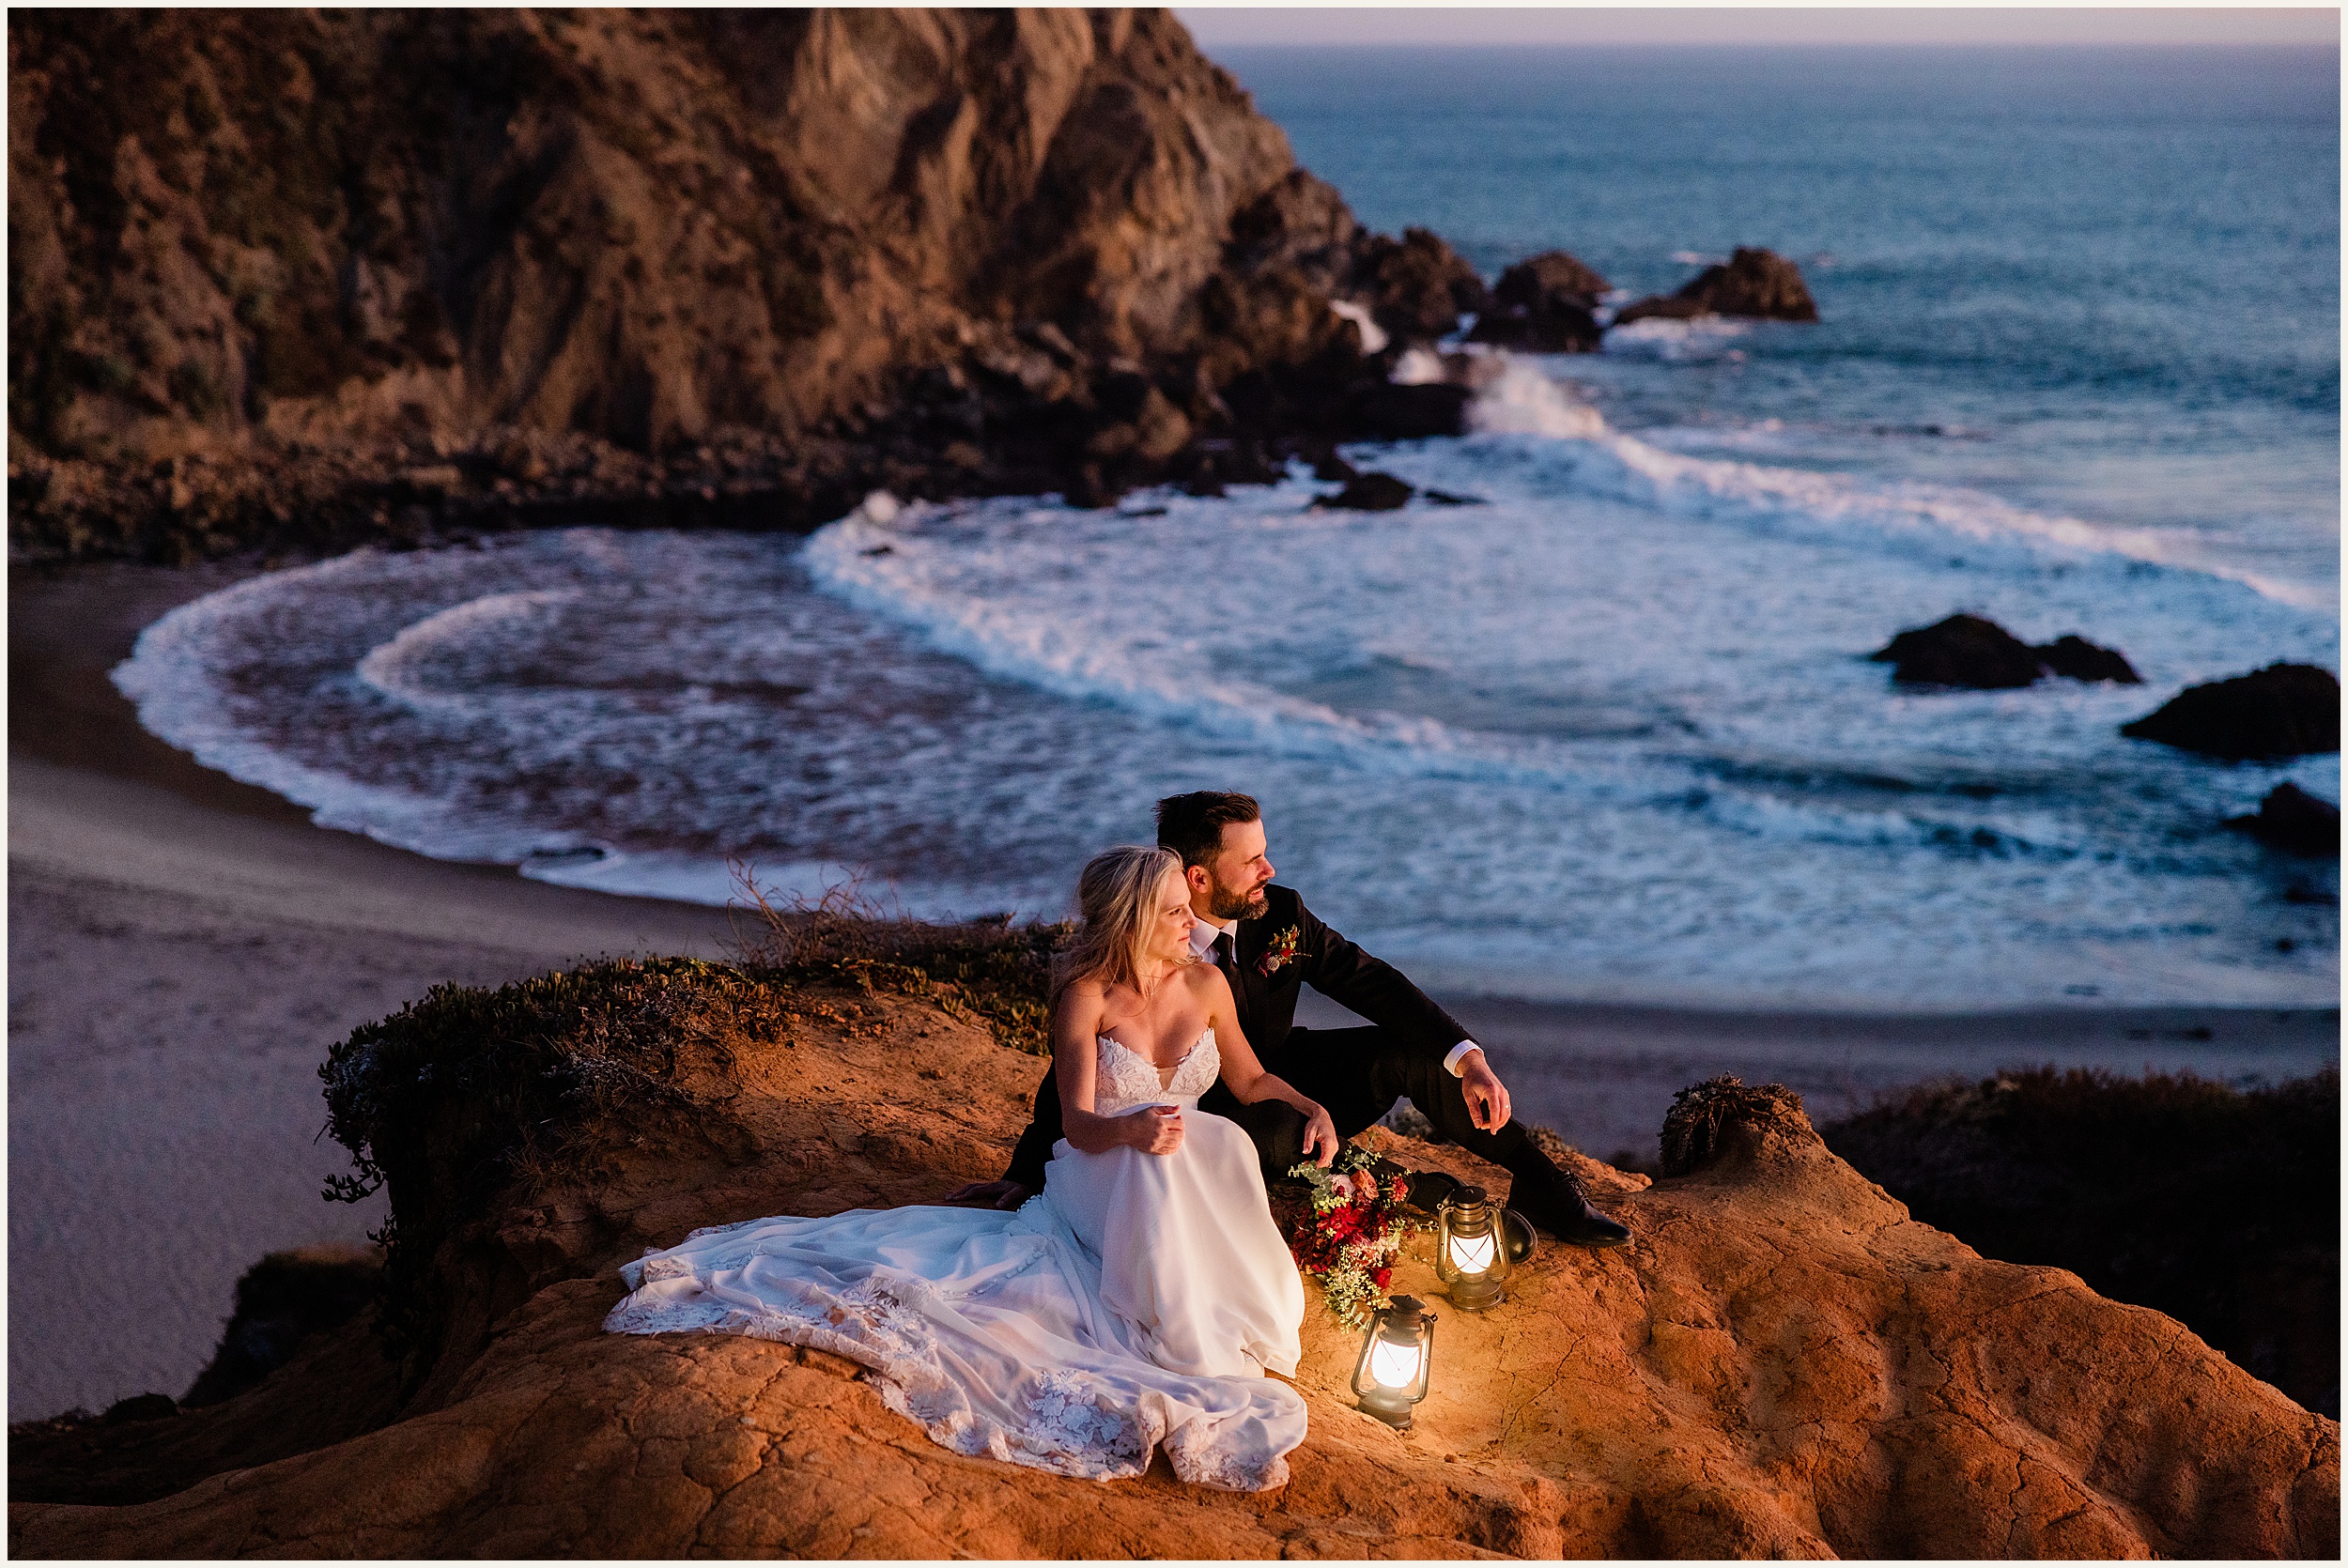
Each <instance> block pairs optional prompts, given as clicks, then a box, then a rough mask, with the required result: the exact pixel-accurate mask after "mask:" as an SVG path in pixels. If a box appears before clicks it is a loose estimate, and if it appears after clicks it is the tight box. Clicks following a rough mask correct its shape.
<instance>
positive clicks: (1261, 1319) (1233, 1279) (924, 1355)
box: [604, 1030, 1305, 1491]
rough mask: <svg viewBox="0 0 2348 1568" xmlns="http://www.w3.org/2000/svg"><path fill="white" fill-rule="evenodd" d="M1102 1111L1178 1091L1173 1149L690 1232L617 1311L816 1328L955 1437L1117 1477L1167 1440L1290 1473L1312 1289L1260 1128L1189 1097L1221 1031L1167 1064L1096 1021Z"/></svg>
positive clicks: (981, 1447)
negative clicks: (1019, 1192) (944, 1192)
mask: <svg viewBox="0 0 2348 1568" xmlns="http://www.w3.org/2000/svg"><path fill="white" fill-rule="evenodd" d="M1099 1049H1100V1056H1099V1070H1098V1072H1096V1073H1095V1075H1094V1080H1093V1081H1094V1093H1093V1103H1094V1107H1095V1109H1096V1111H1097V1112H1098V1113H1099V1114H1100V1115H1122V1114H1126V1113H1130V1112H1135V1111H1138V1109H1139V1108H1140V1107H1142V1106H1147V1105H1168V1104H1170V1105H1179V1106H1181V1107H1182V1110H1183V1113H1184V1115H1183V1118H1182V1125H1183V1136H1182V1146H1181V1147H1180V1148H1178V1149H1177V1150H1175V1151H1174V1152H1173V1153H1172V1154H1170V1155H1153V1154H1144V1153H1142V1152H1141V1151H1140V1150H1138V1149H1132V1148H1124V1147H1119V1148H1113V1149H1110V1150H1108V1151H1106V1152H1105V1153H1102V1154H1087V1153H1085V1152H1083V1151H1082V1150H1080V1149H1077V1148H1075V1147H1074V1146H1073V1145H1070V1144H1069V1143H1068V1142H1067V1141H1066V1140H1064V1139H1063V1140H1062V1141H1061V1142H1059V1143H1058V1144H1056V1145H1053V1149H1052V1161H1051V1163H1050V1164H1049V1165H1048V1166H1047V1167H1046V1168H1045V1177H1044V1188H1043V1192H1041V1193H1040V1194H1038V1195H1037V1196H1036V1197H1034V1198H1032V1199H1030V1200H1029V1201H1028V1202H1027V1205H1026V1207H1022V1208H1021V1209H1020V1210H1019V1212H1018V1213H1016V1214H1005V1213H1001V1212H999V1211H996V1210H991V1209H968V1208H943V1207H908V1208H888V1209H870V1208H855V1209H850V1210H848V1211H847V1212H846V1213H844V1214H837V1215H833V1216H832V1217H831V1218H829V1219H825V1220H802V1219H791V1218H780V1219H769V1220H749V1221H745V1222H742V1223H740V1224H734V1225H718V1226H715V1227H712V1228H710V1229H707V1230H698V1231H695V1232H694V1233H693V1234H692V1235H691V1236H689V1237H686V1239H685V1241H684V1242H683V1243H682V1244H681V1245H679V1246H675V1247H672V1248H670V1249H669V1250H667V1251H666V1252H654V1253H646V1254H645V1255H644V1256H643V1257H642V1258H641V1259H639V1260H638V1261H636V1262H634V1263H631V1264H628V1265H627V1266H626V1267H625V1268H622V1269H621V1270H620V1272H621V1275H622V1277H623V1278H624V1279H626V1282H627V1284H628V1285H629V1286H630V1287H631V1292H632V1293H631V1294H630V1295H628V1296H627V1297H626V1299H623V1300H622V1301H621V1302H620V1304H619V1305H618V1306H616V1307H614V1308H612V1309H611V1314H610V1316H609V1317H607V1318H606V1319H605V1320H604V1327H605V1328H606V1329H610V1330H615V1331H618V1332H622V1333H636V1334H657V1333H667V1332H670V1331H672V1330H712V1331H716V1332H721V1333H737V1334H749V1335H750V1336H752V1337H754V1338H759V1339H773V1340H783V1341H787V1342H789V1343H791V1344H793V1345H813V1346H815V1347H816V1348H818V1349H823V1350H828V1351H832V1352H834V1353H835V1354H838V1355H842V1356H845V1357H848V1358H849V1359H851V1360H857V1361H861V1362H862V1363H863V1364H864V1365H866V1366H868V1367H870V1368H872V1369H873V1373H874V1374H875V1375H876V1376H875V1378H874V1381H875V1383H876V1385H877V1386H878V1388H879V1391H880V1395H881V1398H882V1400H883V1401H884V1402H886V1403H887V1404H888V1407H889V1408H890V1409H892V1410H895V1411H897V1412H898V1413H899V1414H901V1415H904V1416H906V1417H908V1418H910V1419H911V1420H913V1421H914V1422H918V1423H919V1425H920V1426H921V1428H922V1430H924V1431H925V1432H927V1433H928V1434H929V1435H930V1437H932V1438H933V1439H935V1441H936V1442H938V1443H940V1444H942V1445H944V1446H945V1447H947V1448H950V1449H952V1450H953V1451H954V1452H955V1453H965V1454H973V1455H978V1454H986V1455H992V1456H993V1457H995V1458H996V1459H1006V1460H1009V1461H1011V1462H1012V1463H1013V1464H1020V1465H1032V1466H1035V1467H1036V1468H1040V1469H1047V1470H1054V1471H1057V1472H1058V1473H1059V1474H1061V1475H1069V1476H1080V1477H1087V1478H1090V1479H1093V1480H1099V1481H1112V1480H1117V1479H1120V1478H1121V1477H1126V1476H1136V1475H1139V1474H1141V1473H1142V1472H1143V1471H1144V1470H1146V1469H1147V1468H1149V1466H1150V1454H1151V1450H1152V1449H1153V1448H1155V1447H1156V1446H1157V1445H1158V1444H1160V1443H1163V1444H1164V1445H1165V1446H1166V1457H1167V1458H1168V1460H1170V1461H1171V1462H1172V1464H1173V1467H1174V1473H1175V1474H1176V1475H1178V1476H1180V1477H1182V1480H1184V1481H1187V1482H1192V1483H1197V1484H1199V1485H1205V1486H1219V1487H1223V1488H1226V1489H1228V1490H1231V1491H1260V1490H1262V1489H1264V1488H1266V1487H1271V1486H1278V1485H1281V1484H1283V1483H1285V1482H1286V1481H1287V1480H1288V1461H1287V1460H1286V1458H1285V1457H1283V1456H1284V1455H1285V1454H1287V1453H1288V1452H1289V1451H1290V1449H1292V1448H1294V1447H1296V1445H1297V1444H1299V1443H1301V1442H1303V1441H1304V1440H1305V1401H1304V1398H1303V1397H1302V1396H1301V1395H1300V1394H1298V1393H1297V1392H1296V1391H1295V1390H1294V1389H1291V1388H1290V1387H1289V1386H1288V1385H1287V1384H1285V1383H1281V1382H1277V1381H1275V1380H1274V1379H1272V1378H1269V1377H1266V1376H1264V1375H1263V1372H1264V1369H1265V1368H1270V1369H1271V1370H1273V1371H1274V1372H1278V1373H1281V1374H1283V1375H1288V1374H1293V1373H1294V1372H1295V1370H1296V1360H1297V1357H1298V1355H1299V1353H1300V1347H1299V1345H1298V1341H1297V1330H1298V1328H1299V1326H1300V1324H1301V1323H1302V1321H1303V1319H1304V1315H1305V1289H1304V1284H1303V1283H1302V1282H1301V1281H1300V1280H1299V1279H1298V1277H1297V1273H1296V1266H1295V1264H1294V1262H1293V1261H1291V1259H1290V1256H1289V1251H1288V1247H1287V1245H1286V1244H1285V1243H1284V1242H1283V1241H1282V1240H1281V1238H1280V1233H1279V1230H1278V1228H1277V1227H1276V1226H1274V1224H1273V1222H1272V1213H1271V1209H1270V1207H1269V1206H1268V1205H1267V1203H1266V1202H1265V1198H1264V1187H1263V1177H1262V1176H1261V1175H1260V1174H1259V1172H1258V1170H1257V1164H1256V1150H1255V1145H1253V1144H1251V1143H1250V1142H1249V1141H1248V1138H1247V1135H1246V1133H1244V1132H1243V1131H1242V1130H1240V1129H1239V1127H1238V1126H1237V1125H1236V1124H1234V1123H1232V1122H1230V1121H1228V1120H1226V1119H1224V1118H1223V1117H1221V1116H1217V1115H1210V1114H1207V1113H1204V1112H1201V1111H1199V1110H1198V1109H1197V1105H1198V1097H1199V1095H1200V1094H1202V1093H1204V1092H1205V1091H1206V1090H1207V1089H1208V1088H1209V1087H1210V1086H1212V1085H1213V1083H1214V1081H1215V1077H1216V1073H1217V1068H1218V1057H1217V1054H1216V1052H1215V1045H1214V1033H1213V1030H1209V1031H1208V1032H1207V1033H1206V1034H1205V1035H1203V1036H1201V1037H1200V1038H1199V1039H1198V1041H1197V1043H1196V1044H1195V1045H1193V1046H1192V1047H1191V1048H1190V1051H1189V1052H1188V1053H1186V1054H1185V1055H1184V1056H1183V1057H1182V1061H1181V1062H1180V1063H1179V1064H1178V1065H1177V1066H1176V1067H1175V1068H1174V1071H1173V1074H1172V1078H1171V1081H1170V1082H1168V1081H1162V1080H1161V1078H1160V1076H1159V1072H1158V1069H1157V1068H1154V1067H1152V1066H1151V1063H1150V1062H1149V1060H1148V1059H1147V1058H1145V1057H1143V1056H1140V1055H1138V1054H1136V1053H1134V1052H1133V1051H1131V1050H1129V1049H1127V1048H1126V1047H1125V1046H1124V1045H1122V1044H1120V1042H1118V1041H1116V1040H1113V1039H1109V1038H1106V1037H1105V1036H1104V1037H1103V1038H1102V1039H1101V1041H1100V1046H1099Z"/></svg>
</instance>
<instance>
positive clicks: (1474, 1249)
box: [1451, 1236, 1499, 1274]
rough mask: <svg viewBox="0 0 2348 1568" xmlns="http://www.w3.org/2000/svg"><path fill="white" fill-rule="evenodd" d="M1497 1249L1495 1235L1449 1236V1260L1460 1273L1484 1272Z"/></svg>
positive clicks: (1490, 1264) (1489, 1267)
mask: <svg viewBox="0 0 2348 1568" xmlns="http://www.w3.org/2000/svg"><path fill="white" fill-rule="evenodd" d="M1498 1250H1499V1238H1498V1237H1492V1236H1455V1237H1452V1238H1451V1262H1452V1264H1453V1266H1454V1267H1456V1268H1458V1269H1459V1270H1460V1273H1462V1274H1481V1273H1485V1272H1487V1271H1489V1270H1490V1269H1491V1266H1492V1257H1493V1254H1494V1253H1496V1252H1497V1251H1498Z"/></svg>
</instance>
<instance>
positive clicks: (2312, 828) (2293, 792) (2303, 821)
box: [2226, 784, 2340, 860]
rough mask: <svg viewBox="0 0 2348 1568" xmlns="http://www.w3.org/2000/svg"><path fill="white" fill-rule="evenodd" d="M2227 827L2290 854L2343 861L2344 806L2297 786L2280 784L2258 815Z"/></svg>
mask: <svg viewBox="0 0 2348 1568" xmlns="http://www.w3.org/2000/svg"><path fill="white" fill-rule="evenodd" d="M2226 825H2227V826H2228V827H2231V828H2232V829H2234V830H2235V831H2236V832H2239V833H2247V834H2248V835H2250V837H2252V838H2256V839H2258V840H2259V841H2260V842H2261V843H2263V844H2267V845H2270V846H2272V847H2273V848H2275V849H2278V850H2281V851H2283V852H2285V853H2289V854H2308V855H2321V856H2325V857H2328V858H2330V859H2333V860H2338V859H2339V858H2340V807H2337V806H2334V805H2333V804H2332V803H2331V802H2330V801H2328V800H2323V799H2320V798H2318V797H2317V796H2314V795H2311V794H2309V793H2308V792H2306V791H2305V790H2302V789H2301V788H2299V786H2298V785H2296V784H2278V785H2276V786H2275V787H2274V789H2272V790H2270V791H2268V792H2267V795H2266V798H2265V799H2264V800H2263V801H2261V802H2260V803H2259V808H2258V810H2257V811H2256V812H2254V813H2252V814H2251V815H2249V816H2247V817H2231V818H2228V819H2227V822H2226Z"/></svg>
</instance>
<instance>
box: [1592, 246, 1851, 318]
mask: <svg viewBox="0 0 2348 1568" xmlns="http://www.w3.org/2000/svg"><path fill="white" fill-rule="evenodd" d="M1650 315H1660V316H1666V317H1674V318H1677V319H1679V320H1686V319H1688V318H1689V317H1691V316H1696V315H1743V316H1752V317H1754V318H1756V319H1759V320H1765V321H1815V320H1817V319H1818V304H1817V301H1816V300H1813V299H1811V297H1810V285H1809V284H1805V283H1804V282H1802V278H1801V269H1800V268H1799V267H1797V266H1795V265H1794V264H1793V263H1792V262H1790V261H1788V260H1786V259H1785V258H1784V256H1782V255H1779V254H1777V253H1776V252H1775V251H1764V250H1757V249H1749V248H1747V247H1746V246H1743V245H1739V246H1738V247H1737V254H1735V255H1733V256H1731V257H1729V259H1728V263H1727V265H1725V266H1713V267H1707V268H1706V269H1704V270H1703V271H1701V272H1699V273H1697V274H1696V275H1695V276H1694V277H1693V278H1691V279H1690V280H1689V281H1688V282H1687V283H1686V284H1683V285H1681V287H1680V288H1679V289H1678V291H1677V292H1676V293H1674V294H1672V295H1670V296H1668V297H1665V296H1662V295H1649V296H1648V297H1647V298H1646V299H1644V300H1639V301H1638V302H1637V303H1635V304H1630V305H1625V306H1624V307H1623V308H1622V310H1621V312H1620V313H1619V314H1617V315H1615V317H1614V325H1616V326H1617V327H1620V326H1627V325H1629V324H1630V322H1633V321H1638V320H1641V319H1643V318H1645V317H1646V316H1650Z"/></svg>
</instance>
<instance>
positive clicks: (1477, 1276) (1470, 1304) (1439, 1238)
mask: <svg viewBox="0 0 2348 1568" xmlns="http://www.w3.org/2000/svg"><path fill="white" fill-rule="evenodd" d="M1508 1271H1509V1263H1508V1246H1507V1241H1506V1237H1503V1236H1502V1235H1501V1224H1500V1209H1499V1207H1498V1206H1496V1205H1495V1204H1493V1203H1492V1202H1491V1199H1490V1198H1488V1197H1486V1196H1485V1194H1484V1190H1483V1189H1482V1188H1481V1187H1462V1188H1460V1189H1459V1190H1458V1191H1455V1192H1453V1193H1452V1194H1451V1195H1450V1196H1449V1197H1447V1198H1445V1199H1444V1201H1443V1202H1442V1203H1441V1204H1440V1205H1438V1206H1437V1207H1436V1209H1435V1272H1436V1273H1437V1274H1438V1275H1439V1276H1441V1277H1442V1280H1443V1283H1444V1285H1445V1286H1446V1287H1448V1289H1449V1291H1450V1295H1451V1304H1452V1305H1453V1306H1455V1307H1457V1308H1459V1309H1460V1311H1461V1312H1482V1311H1483V1310H1484V1309H1486V1308H1487V1307H1496V1306H1498V1305H1500V1303H1501V1302H1503V1301H1506V1299H1508V1288H1507V1287H1508Z"/></svg>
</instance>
